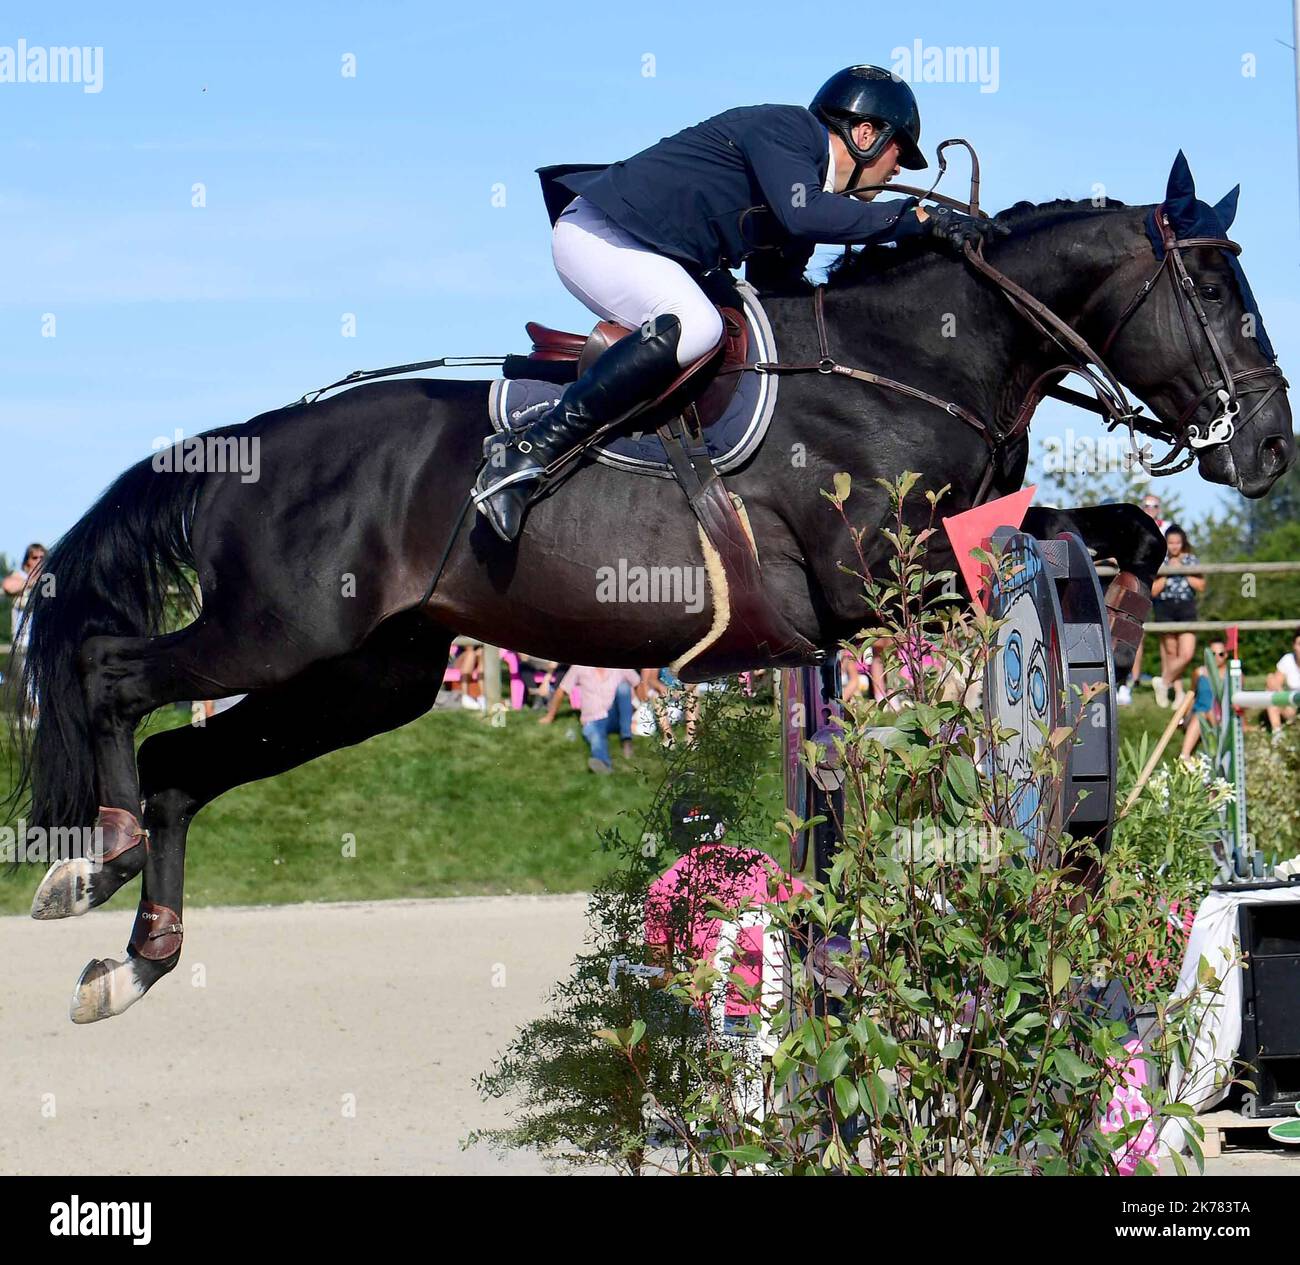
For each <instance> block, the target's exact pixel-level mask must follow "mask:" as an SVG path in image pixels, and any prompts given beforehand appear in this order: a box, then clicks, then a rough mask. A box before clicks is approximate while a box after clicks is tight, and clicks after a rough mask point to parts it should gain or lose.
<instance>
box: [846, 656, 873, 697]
mask: <svg viewBox="0 0 1300 1265" xmlns="http://www.w3.org/2000/svg"><path fill="white" fill-rule="evenodd" d="M866 653H867V657H866V659H865V661H864V660H862V659H859V658H858V655H857V651H856V650H855V649H852V648H845V649H843V650H841V651H840V672H841V673H842V674H843V675H842V680H843V684H842V686H841V688H840V698H841V699H842V700H843V701H844V702H846V703H847V702H848V701H849V699H851V698H856V697H857V696H858V695H859V694H869V693H870V691H871V685H870V680H871V660H872V657H873V656H872V653H871V651H870V650H868V651H867V652H866Z"/></svg>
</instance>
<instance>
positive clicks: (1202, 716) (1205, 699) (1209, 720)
mask: <svg viewBox="0 0 1300 1265" xmlns="http://www.w3.org/2000/svg"><path fill="white" fill-rule="evenodd" d="M1210 653H1211V654H1212V655H1213V656H1214V666H1215V668H1216V669H1217V670H1218V673H1219V681H1220V687H1219V688H1220V690H1222V688H1223V687H1222V682H1223V680H1224V678H1226V677H1227V675H1228V647H1227V645H1226V644H1225V643H1224V642H1222V641H1220V640H1219V638H1217V637H1216V638H1215V639H1214V640H1213V641H1212V642H1210ZM1192 678H1193V680H1195V682H1196V697H1195V699H1193V701H1192V718H1191V720H1189V721H1188V722H1187V733H1186V734H1184V735H1183V756H1184V758H1186V757H1187V756H1189V755H1191V754H1192V752H1193V751H1195V750H1196V744H1197V743H1198V742H1200V740H1201V725H1202V724H1203V723H1206V724H1213V725H1217V724H1218V723H1219V718H1220V709H1219V705H1218V704H1217V703H1216V702H1215V701H1214V689H1213V686H1212V684H1211V682H1210V674H1209V673H1208V672H1206V670H1205V668H1204V667H1198V668H1197V669H1196V671H1195V672H1193V673H1192Z"/></svg>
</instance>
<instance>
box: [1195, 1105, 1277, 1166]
mask: <svg viewBox="0 0 1300 1265" xmlns="http://www.w3.org/2000/svg"><path fill="white" fill-rule="evenodd" d="M1285 1119H1287V1117H1286V1116H1268V1117H1263V1118H1260V1119H1257V1120H1252V1119H1251V1118H1250V1117H1249V1116H1243V1115H1241V1114H1240V1113H1239V1112H1236V1111H1211V1112H1207V1113H1206V1114H1205V1115H1203V1116H1197V1117H1196V1122H1197V1123H1198V1124H1199V1125H1200V1126H1201V1127H1202V1128H1203V1129H1204V1130H1205V1141H1204V1142H1202V1143H1201V1150H1202V1151H1203V1152H1204V1155H1205V1158H1206V1159H1207V1160H1212V1159H1216V1158H1217V1157H1218V1156H1220V1155H1222V1154H1223V1147H1224V1144H1225V1143H1226V1142H1228V1141H1229V1135H1230V1134H1238V1130H1240V1131H1241V1132H1242V1133H1244V1132H1245V1131H1246V1130H1254V1129H1264V1130H1267V1129H1268V1128H1269V1126H1270V1125H1275V1124H1278V1123H1280V1122H1281V1121H1282V1120H1285ZM1267 1137H1268V1134H1267V1132H1265V1134H1264V1139H1267ZM1264 1139H1261V1140H1264ZM1231 1141H1232V1143H1233V1145H1234V1146H1239V1147H1246V1148H1249V1146H1250V1139H1249V1138H1248V1137H1243V1136H1241V1134H1238V1136H1236V1137H1235V1138H1232V1139H1231Z"/></svg>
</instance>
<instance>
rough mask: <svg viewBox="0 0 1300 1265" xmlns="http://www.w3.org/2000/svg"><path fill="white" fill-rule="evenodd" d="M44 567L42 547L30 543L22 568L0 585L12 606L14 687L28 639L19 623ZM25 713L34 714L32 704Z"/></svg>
mask: <svg viewBox="0 0 1300 1265" xmlns="http://www.w3.org/2000/svg"><path fill="white" fill-rule="evenodd" d="M44 565H45V546H44V545H42V544H37V543H35V542H33V543H32V544H30V545H28V546H27V552H26V553H25V554H23V565H22V568H21V569H20V570H18V571H14V572H13V573H12V574H10V575H7V576H5V578H4V580H3V581H0V588H3V589H4V592H5V593H6V594H8V596H9V597H11V598H12V599H13V605H12V609H11V612H10V618H11V620H12V636H11V638H10V641H11V643H12V649H11V651H10V654H9V675H10V677H11V678H12V679H13V681H14V682H15V687H16V683H17V682H19V681H21V680H22V676H23V660H24V659H25V658H26V655H27V645H28V642H29V641H30V639H31V629H30V628H29V627H28V626H27V624H26V622H25V621H24V619H23V616H24V614H25V613H26V611H27V604H28V603H29V602H30V601H31V597H32V589H34V588H35V587H36V581H37V580H38V579H40V575H41V568H42V567H43V566H44ZM28 705H29V710H30V711H31V712H32V714H33V715H34V714H35V711H36V700H35V699H28Z"/></svg>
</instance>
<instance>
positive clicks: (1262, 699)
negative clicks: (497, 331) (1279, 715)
mask: <svg viewBox="0 0 1300 1265" xmlns="http://www.w3.org/2000/svg"><path fill="white" fill-rule="evenodd" d="M1232 705H1233V707H1240V708H1242V709H1244V710H1246V711H1259V710H1260V709H1261V708H1264V707H1300V690H1242V691H1241V693H1240V694H1234V695H1233V696H1232Z"/></svg>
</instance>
